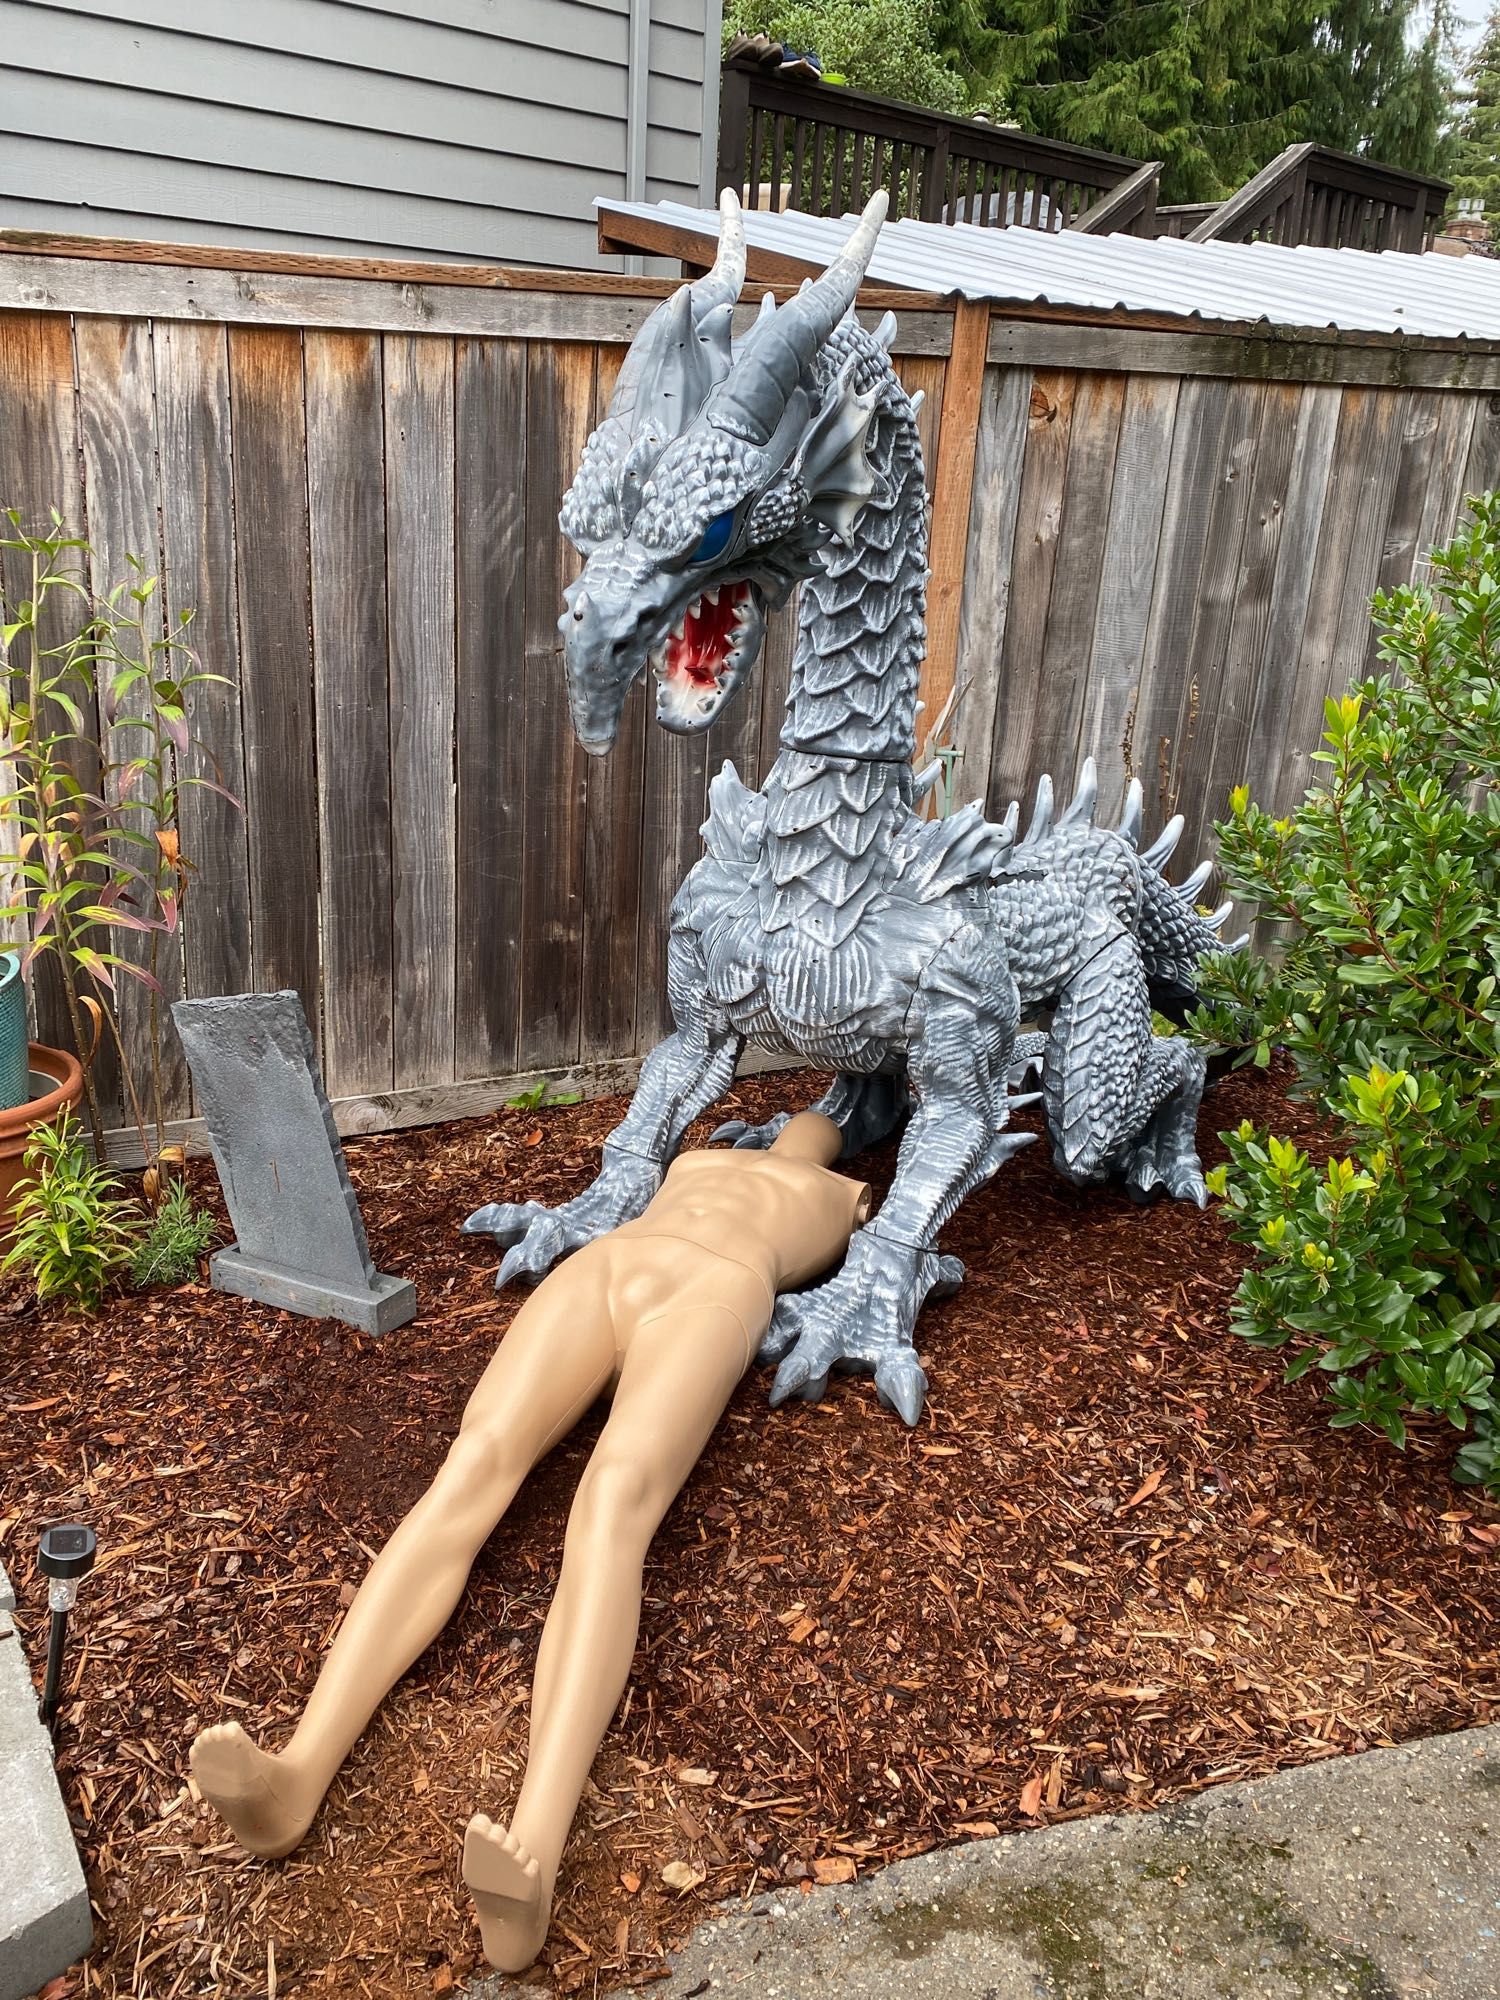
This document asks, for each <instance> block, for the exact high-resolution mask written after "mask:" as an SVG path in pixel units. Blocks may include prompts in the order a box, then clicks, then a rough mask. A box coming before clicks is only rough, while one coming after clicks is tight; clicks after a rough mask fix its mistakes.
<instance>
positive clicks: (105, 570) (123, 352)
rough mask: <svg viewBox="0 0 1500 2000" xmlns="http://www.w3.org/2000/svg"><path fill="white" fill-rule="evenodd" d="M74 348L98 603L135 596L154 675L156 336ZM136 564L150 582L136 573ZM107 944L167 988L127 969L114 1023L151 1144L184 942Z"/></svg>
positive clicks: (144, 750) (138, 744) (181, 1074)
mask: <svg viewBox="0 0 1500 2000" xmlns="http://www.w3.org/2000/svg"><path fill="white" fill-rule="evenodd" d="M74 343H75V353H76V356H77V364H78V390H79V395H78V420H79V422H78V427H79V442H80V445H81V447H82V452H83V477H84V496H85V502H86V505H87V508H88V524H89V527H88V532H89V545H90V547H91V549H92V551H93V562H92V570H91V578H90V582H91V588H92V590H93V592H94V596H95V598H96V599H103V598H104V597H105V596H106V595H107V594H108V593H109V592H110V591H111V590H112V589H114V587H115V586H116V585H117V584H122V583H123V584H124V585H125V586H126V591H125V592H122V593H121V596H120V598H119V600H118V603H117V613H118V615H119V616H121V617H127V616H128V617H134V616H135V615H136V614H137V611H138V612H139V616H140V619H141V623H142V626H143V628H144V629H143V634H142V636H141V638H140V640H139V642H138V643H137V644H136V645H132V642H131V640H130V638H129V635H126V637H125V647H126V650H127V652H128V653H129V654H130V656H131V657H132V658H134V659H135V660H136V661H137V663H138V664H140V665H143V666H144V665H145V664H146V663H147V659H148V658H149V651H148V649H149V647H150V644H151V642H152V641H153V640H155V639H160V638H161V637H162V636H163V634H164V629H165V628H164V626H163V623H162V599H161V595H160V592H159V591H157V592H154V593H153V594H152V596H151V597H150V598H149V599H148V600H147V602H146V603H145V604H143V605H140V606H138V607H137V606H136V605H135V604H133V603H132V602H131V600H130V598H129V596H128V594H126V593H128V591H129V590H131V589H135V588H138V587H140V583H141V578H142V576H146V577H151V576H156V575H157V574H158V573H159V571H160V569H161V554H160V546H159V541H158V507H157V483H156V413H155V408H154V393H155V383H154V379H153V370H152V361H151V327H150V325H149V323H148V322H147V321H145V320H122V319H102V318H101V319H90V320H80V321H79V322H78V325H77V327H76V329H75V332H74ZM132 556H133V557H134V558H135V559H136V561H137V562H138V563H139V564H140V566H141V567H140V570H136V569H135V568H133V567H132V564H131V561H130V558H131V557H132ZM111 671H112V669H111V667H110V665H109V664H108V663H106V664H105V665H104V666H103V667H102V668H101V669H100V672H101V674H102V676H103V677H104V679H105V680H106V682H107V680H108V676H109V674H110V672H111ZM147 707H148V703H147V700H146V696H145V692H144V690H143V689H142V687H141V686H140V685H139V684H137V685H136V687H135V688H133V689H132V690H131V691H130V692H129V693H128V694H127V696H126V697H125V699H124V701H123V702H122V704H121V720H120V721H119V722H118V723H117V724H116V726H115V727H114V728H113V729H111V730H109V731H108V732H107V734H106V740H105V751H106V755H107V757H108V759H109V761H110V763H112V764H115V765H119V764H122V763H123V762H125V761H126V760H128V759H129V758H131V757H135V756H140V755H149V754H150V750H151V744H150V739H149V737H148V736H147V735H146V734H145V732H144V731H143V730H141V729H140V728H138V727H136V726H134V723H133V721H132V720H130V719H127V718H139V717H140V716H141V715H142V714H143V713H144V712H145V711H146V709H147ZM164 775H165V774H164ZM121 781H122V780H121V778H120V776H118V775H117V776H113V777H111V778H110V779H109V780H107V782H106V791H107V792H108V794H109V795H110V796H111V797H115V796H117V793H118V786H119V784H120V783H121ZM144 788H145V787H144V786H142V787H139V788H138V789H144ZM126 826H127V828H128V830H129V832H130V833H131V834H133V835H144V836H146V837H148V838H149V837H151V836H152V835H153V833H154V830H155V829H154V822H153V821H152V820H151V818H150V815H149V814H148V813H145V812H131V813H129V814H128V815H127V818H126ZM117 851H118V853H119V855H120V858H121V859H122V860H124V861H126V862H127V863H128V864H130V865H131V866H133V867H137V868H140V869H141V870H142V871H143V872H146V873H149V872H151V871H152V870H153V868H154V862H153V860H152V858H151V856H150V855H149V854H148V853H147V852H146V850H144V849H143V848H140V847H138V846H137V845H136V844H135V842H134V841H133V840H132V841H122V842H121V843H120V845H119V848H118V850H117ZM127 907H128V908H131V909H133V910H135V911H138V912H139V914H140V915H141V916H143V917H145V918H147V919H148V920H149V919H151V918H154V916H155V907H154V897H152V895H151V892H150V890H149V888H148V887H147V885H146V884H145V883H141V884H139V885H137V887H136V888H135V889H133V890H132V892H131V894H130V896H129V900H128V904H127ZM100 943H101V945H102V946H103V948H104V949H106V950H108V951H110V952H112V953H113V954H115V955H116V956H118V957H119V958H122V959H124V960H126V961H127V963H129V964H131V965H136V966H139V967H141V968H142V969H143V970H144V971H146V972H147V973H148V975H149V976H152V977H154V978H155V979H156V980H157V981H158V983H159V986H160V991H159V992H158V993H156V994H153V993H152V992H151V991H150V989H149V988H148V987H146V986H144V985H143V984H142V983H141V982H140V981H139V980H138V979H137V978H135V977H134V976H132V975H131V974H129V973H127V972H125V971H124V970H123V969H121V970H117V971H116V974H115V996H114V1014H115V1019H116V1021H117V1023H118V1025H119V1031H120V1046H121V1049H122V1050H123V1061H122V1063H121V1068H122V1070H123V1071H125V1072H126V1077H122V1084H123V1085H124V1091H123V1097H122V1110H123V1112H124V1113H125V1115H126V1117H127V1118H128V1119H129V1118H135V1117H139V1119H140V1124H141V1130H142V1132H143V1134H146V1135H149V1136H152V1137H153V1139H154V1136H155V1134H154V1128H153V1126H152V1114H153V1108H154V1104H155V1093H154V1091H153V1088H152V1078H153V1071H154V1070H156V1061H155V1060H154V1057H157V1056H159V1071H157V1074H159V1078H160V1085H161V1108H162V1115H163V1118H178V1117H181V1116H183V1115H184V1114H185V1113H186V1111H187V1109H188V1100H189V1092H188V1077H187V1065H186V1062H185V1061H184V1059H183V1054H182V1047H181V1044H180V1043H179V1042H178V1039H177V1034H176V1031H175V1029H174V1028H173V1027H172V1020H171V1015H170V1013H169V1012H168V1008H169V1006H170V1003H171V1002H172V1001H173V1000H176V999H179V998H180V997H181V994H182V936H181V932H180V930H179V931H177V932H175V933H172V934H163V933H160V932H158V933H156V935H155V936H154V937H148V936H146V935H145V934H144V933H142V932H140V931H130V930H117V931H115V932H114V933H113V934H112V935H111V936H109V937H108V938H104V937H102V936H101V938H100ZM153 945H154V947H155V950H154V954H153V949H152V947H153ZM153 955H154V960H155V972H154V974H153V973H151V964H152V960H153ZM127 1078H128V1080H127ZM132 1093H134V1094H133V1095H132ZM163 1136H164V1135H163Z"/></svg>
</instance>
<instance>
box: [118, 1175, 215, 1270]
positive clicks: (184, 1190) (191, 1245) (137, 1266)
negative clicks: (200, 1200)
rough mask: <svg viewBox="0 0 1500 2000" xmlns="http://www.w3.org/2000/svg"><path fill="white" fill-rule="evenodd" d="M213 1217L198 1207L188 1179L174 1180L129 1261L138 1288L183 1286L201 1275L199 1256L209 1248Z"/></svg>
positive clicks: (212, 1231)
mask: <svg viewBox="0 0 1500 2000" xmlns="http://www.w3.org/2000/svg"><path fill="white" fill-rule="evenodd" d="M213 1233H214V1219H213V1217H212V1216H211V1215H210V1214H209V1212H208V1210H207V1209H206V1208H197V1207H195V1206H194V1204H193V1198H192V1196H191V1194H189V1192H188V1185H187V1182H186V1181H181V1180H178V1181H173V1183H172V1185H171V1188H170V1189H169V1191H168V1193H167V1195H166V1197H165V1199H164V1200H163V1202H162V1204H161V1207H160V1208H158V1209H157V1211H156V1213H155V1215H154V1216H153V1217H152V1218H151V1227H150V1228H149V1229H148V1230H147V1231H146V1234H145V1235H144V1236H143V1237H142V1239H141V1241H140V1242H139V1243H138V1244H137V1245H136V1249H135V1254H134V1256H133V1257H132V1258H131V1260H130V1282H131V1283H132V1284H133V1285H134V1286H135V1288H136V1290H137V1291H144V1290H145V1289H146V1287H147V1286H148V1285H181V1284H185V1283H186V1281H187V1280H188V1279H189V1278H194V1277H196V1276H197V1275H198V1259H199V1258H200V1257H201V1256H202V1255H203V1253H204V1251H205V1250H206V1249H207V1248H208V1246H209V1243H210V1241H211V1240H212V1238H213Z"/></svg>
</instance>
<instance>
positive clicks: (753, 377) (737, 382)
mask: <svg viewBox="0 0 1500 2000" xmlns="http://www.w3.org/2000/svg"><path fill="white" fill-rule="evenodd" d="M889 202H890V197H889V196H888V195H887V193H886V191H885V189H884V188H880V189H878V190H877V192H876V194H875V196H874V198H873V200H872V201H871V202H870V204H869V206H868V207H867V208H866V210H865V212H864V214H863V215H862V216H861V217H860V219H859V222H858V223H857V225H856V226H855V230H854V234H853V235H852V236H851V237H850V238H849V240H848V242H847V243H846V244H845V245H844V247H843V249H842V250H841V251H840V252H839V254H838V255H837V257H835V258H834V260H833V262H832V263H831V264H830V265H829V266H828V269H827V270H826V271H825V272H824V273H823V275H822V276H821V277H819V278H812V279H810V280H809V281H808V282H807V284H805V285H804V286H803V287H802V290H801V291H800V292H798V294H797V296H796V297H795V298H792V299H788V300H787V302H786V304H785V305H784V306H782V307H781V309H780V310H779V311H778V312H776V313H774V314H773V315H771V317H769V318H767V319H762V320H758V321H757V322H756V324H755V325H754V326H753V327H752V328H751V329H750V332H749V333H748V334H747V335H746V336H745V343H744V346H743V347H742V348H741V350H740V353H739V357H738V359H737V360H736V363H735V366H734V368H733V370H732V371H731V373H730V374H729V375H728V376H727V377H726V379H725V380H724V381H723V382H721V383H720V384H719V386H718V388H717V389H716V390H715V391H714V394H713V397H712V400H711V403H710V406H709V408H710V413H711V417H712V421H713V422H714V423H716V424H718V425H719V426H720V427H721V428H722V429H724V430H727V431H730V432H731V433H733V435H734V436H736V437H742V438H744V439H745V440H746V442H747V443H750V444H760V445H763V444H767V443H769V441H770V439H771V438H772V437H773V436H774V434H775V431H776V427H777V425H778V424H779V423H780V422H781V419H782V417H783V415H784V414H785V412H786V407H787V404H788V402H789V401H790V399H791V396H792V392H793V391H794V390H795V389H797V388H799V387H801V386H802V385H803V383H804V382H805V380H806V378H807V377H808V375H809V373H810V371H811V368H812V364H813V360H814V358H815V356H816V355H817V352H818V350H819V348H820V347H821V346H822V345H823V343H824V341H825V340H827V338H828V336H829V334H831V333H832V332H833V329H834V328H835V327H836V326H837V325H838V323H839V321H840V320H841V319H842V318H843V317H844V315H845V313H846V312H848V310H849V308H850V307H851V306H852V305H853V303H854V295H855V293H856V292H857V291H858V290H859V283H860V279H861V278H863V276H864V274H865V266H866V265H867V264H868V263H869V261H870V258H871V257H872V256H873V254H874V251H875V244H876V240H877V238H878V237H879V235H880V225H881V223H882V222H884V220H885V212H886V209H887V207H888V206H889Z"/></svg>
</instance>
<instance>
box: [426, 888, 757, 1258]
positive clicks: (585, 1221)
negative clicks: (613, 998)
mask: <svg viewBox="0 0 1500 2000" xmlns="http://www.w3.org/2000/svg"><path fill="white" fill-rule="evenodd" d="M690 879H691V878H690ZM675 914H676V913H675V912H674V915H675ZM668 991H669V994H670V996H671V1000H672V1009H673V1014H674V1017H675V1018H676V1020H677V1022H678V1027H677V1031H676V1033H675V1034H672V1035H669V1036H668V1037H667V1039H666V1040H665V1041H664V1042H661V1043H659V1044H658V1045H657V1046H656V1048H654V1049H653V1050H652V1051H651V1053H650V1055H649V1056H647V1058H646V1060H645V1062H644V1063H643V1064H642V1065H641V1076H640V1082H639V1083H638V1084H637V1085H636V1091H635V1096H634V1097H633V1098H632V1099H631V1103H630V1109H629V1110H628V1111H627V1112H626V1114H625V1116H624V1118H623V1119H622V1120H621V1121H620V1123H619V1124H618V1125H617V1126H616V1127H615V1129H614V1131H613V1132H611V1133H610V1135H609V1137H608V1138H607V1139H606V1140H605V1142H604V1157H603V1162H602V1164H601V1166H600V1168H599V1172H598V1174H597V1176H596V1177H595V1179H594V1180H593V1181H592V1182H591V1184H590V1185H589V1186H588V1187H586V1188H585V1189H584V1191H583V1193H582V1194H580V1195H576V1196H575V1197H574V1198H573V1200H572V1201H565V1202H563V1203H562V1205H561V1206H560V1207H558V1208H546V1207H544V1206H543V1205H542V1204H541V1203H540V1202H535V1201H518V1202H512V1201H501V1202H494V1201H492V1202H486V1204H485V1205H484V1207H483V1208H477V1209H475V1211H474V1213H473V1214H472V1215H471V1216H470V1217H469V1219H468V1221H467V1222H465V1223H464V1225H463V1228H464V1232H465V1234H466V1235H470V1236H493V1237H494V1239H495V1241H496V1242H497V1243H498V1244H499V1245H500V1246H501V1248H502V1249H504V1251H505V1256H504V1258H503V1259H502V1261H501V1264H500V1269H499V1272H498V1274H497V1276H496V1278H495V1289H496V1290H497V1291H499V1290H500V1288H501V1287H502V1286H503V1285H505V1284H507V1283H508V1282H509V1281H510V1279H512V1278H514V1277H517V1276H520V1275H525V1276H527V1277H532V1278H540V1277H541V1276H542V1275H543V1274H544V1273H545V1272H546V1271H548V1270H550V1268H551V1267H552V1265H553V1264H555V1263H556V1262H557V1260H558V1259H559V1258H560V1257H566V1256H567V1255H568V1253H569V1252H570V1251H572V1250H579V1249H581V1248H582V1247H583V1245H584V1244H585V1243H591V1242H593V1240H594V1238H595V1237H596V1236H602V1235H604V1233H605V1232H606V1230H610V1229H617V1228H618V1227H619V1225H620V1224H621V1223H622V1222H630V1221H632V1220H633V1219H634V1218H635V1217H636V1216H638V1215H639V1214H640V1213H641V1211H642V1210H643V1209H644V1208H645V1206H646V1204H647V1203H648V1202H649V1201H650V1199H651V1197H652V1196H653V1195H654V1194H655V1193H656V1191H657V1189H658V1188H659V1187H660V1186H661V1183H662V1176H663V1175H664V1174H665V1173H666V1170H667V1167H668V1166H669V1165H670V1163H671V1161H672V1159H673V1156H674V1155H675V1154H676V1152H677V1149H678V1147H679V1146H680V1145H681V1144H682V1138H683V1134H684V1133H685V1132H686V1131H687V1129H688V1127H689V1126H690V1125H691V1124H692V1122H693V1120H694V1119H695V1118H698V1117H701V1116H702V1114H703V1113H704V1112H705V1111H706V1110H707V1109H708V1107H709V1105H711V1104H712V1103H713V1102H714V1101H715V1100H716V1099H717V1098H720V1097H722V1096H723V1094H724V1092H725V1091H726V1090H727V1089H728V1088H729V1085H730V1083H731V1081H732V1080H733V1077H734V1068H735V1064H736V1063H737V1062H738V1061H739V1056H740V1050H741V1048H742V1047H743V1046H744V1044H743V1042H742V1040H741V1038H740V1037H739V1036H738V1035H734V1034H731V1033H729V1032H728V1030H727V1029H725V1028H724V1027H723V1026H722V1025H721V1024H719V1023H717V1022H715V1021H713V1020H711V1018H710V1016H709V1012H708V1009H707V1007H706V1005H705V1002H704V987H703V978H702V968H701V960H700V955H699V953H698V949H697V937H696V935H695V933H694V932H692V931H691V930H690V929H688V928H686V927H685V926H681V927H679V926H675V925H674V929H673V933H672V939H671V945H670V948H669V952H668Z"/></svg>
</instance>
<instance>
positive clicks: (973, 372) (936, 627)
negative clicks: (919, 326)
mask: <svg viewBox="0 0 1500 2000" xmlns="http://www.w3.org/2000/svg"><path fill="white" fill-rule="evenodd" d="M989 343H990V308H989V302H988V300H986V299H958V300H956V301H955V303H954V308H953V351H952V353H951V354H950V355H949V357H948V372H947V375H946V376H945V378H944V381H943V416H942V423H941V425H940V427H939V430H938V447H937V468H936V470H935V471H934V473H933V478H932V539H931V546H930V549H929V561H930V563H931V575H930V576H929V578H928V581H927V657H926V659H925V660H923V662H922V676H921V681H920V683H919V686H918V690H917V692H918V696H919V698H920V699H921V700H922V701H923V702H925V703H926V708H925V710H924V711H923V714H922V715H921V717H919V719H918V722H917V748H918V752H919V753H920V751H921V746H922V740H923V731H924V728H926V729H930V728H931V727H932V725H933V723H934V722H935V721H936V720H937V718H938V716H939V715H940V714H941V713H942V709H943V703H944V702H945V701H946V700H947V699H948V696H949V695H950V694H951V693H952V692H953V676H954V671H955V667H956V665H957V660H958V614H959V607H960V605H961V603H962V600H963V589H964V560H965V557H966V555H967V553H968V545H969V502H970V498H971V496H972V493H973V488H974V447H975V444H976V442H977V440H978V436H979V407H980V400H981V398H982V396H983V394H984V367H985V360H986V357H987V354H988V350H989Z"/></svg>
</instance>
